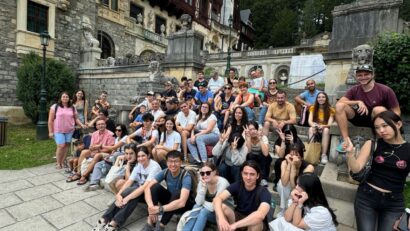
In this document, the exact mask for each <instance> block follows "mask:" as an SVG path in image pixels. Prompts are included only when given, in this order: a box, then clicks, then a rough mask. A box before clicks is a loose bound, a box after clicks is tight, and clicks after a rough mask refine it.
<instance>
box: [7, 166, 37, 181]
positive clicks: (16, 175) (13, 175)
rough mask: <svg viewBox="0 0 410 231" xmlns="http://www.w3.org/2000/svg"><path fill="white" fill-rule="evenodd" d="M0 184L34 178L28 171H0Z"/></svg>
mask: <svg viewBox="0 0 410 231" xmlns="http://www.w3.org/2000/svg"><path fill="white" fill-rule="evenodd" d="M0 176H1V178H0V183H3V182H8V181H16V180H21V179H27V178H29V177H33V176H36V175H35V174H33V173H32V172H30V171H27V170H25V169H23V170H18V171H16V170H0Z"/></svg>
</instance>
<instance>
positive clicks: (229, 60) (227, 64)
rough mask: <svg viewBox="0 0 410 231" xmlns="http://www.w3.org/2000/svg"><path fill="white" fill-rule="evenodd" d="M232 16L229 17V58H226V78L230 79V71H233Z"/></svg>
mask: <svg viewBox="0 0 410 231" xmlns="http://www.w3.org/2000/svg"><path fill="white" fill-rule="evenodd" d="M232 21H233V19H232V14H231V15H230V16H229V19H228V23H229V37H228V57H226V70H225V76H226V77H228V75H229V70H230V69H231V30H232Z"/></svg>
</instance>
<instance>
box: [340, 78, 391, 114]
mask: <svg viewBox="0 0 410 231" xmlns="http://www.w3.org/2000/svg"><path fill="white" fill-rule="evenodd" d="M345 97H346V98H348V99H349V100H361V101H363V102H364V104H365V105H366V107H367V108H368V109H373V108H374V107H376V106H384V107H386V108H387V109H388V110H390V109H392V108H395V107H398V106H399V101H398V100H397V97H396V94H394V91H393V90H392V89H391V88H390V87H388V86H386V85H383V84H380V83H374V87H373V89H372V90H370V91H369V92H364V91H363V88H362V87H361V86H360V85H357V86H354V87H352V88H350V89H349V90H348V91H347V92H346V95H345Z"/></svg>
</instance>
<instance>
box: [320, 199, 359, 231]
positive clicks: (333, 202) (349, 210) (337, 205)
mask: <svg viewBox="0 0 410 231" xmlns="http://www.w3.org/2000/svg"><path fill="white" fill-rule="evenodd" d="M327 201H328V202H329V206H330V208H331V209H333V211H334V213H335V214H336V219H337V221H338V222H339V226H338V227H337V230H338V231H339V230H340V231H342V230H343V231H350V230H356V218H355V215H354V208H353V203H352V202H347V201H344V200H339V199H335V198H332V197H329V196H327Z"/></svg>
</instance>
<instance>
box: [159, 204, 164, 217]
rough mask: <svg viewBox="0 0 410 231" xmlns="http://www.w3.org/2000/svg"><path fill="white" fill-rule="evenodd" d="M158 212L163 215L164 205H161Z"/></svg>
mask: <svg viewBox="0 0 410 231" xmlns="http://www.w3.org/2000/svg"><path fill="white" fill-rule="evenodd" d="M158 212H159V214H161V215H162V214H163V213H164V207H162V206H159V209H158Z"/></svg>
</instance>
